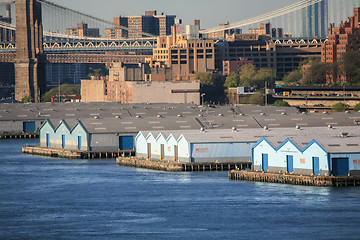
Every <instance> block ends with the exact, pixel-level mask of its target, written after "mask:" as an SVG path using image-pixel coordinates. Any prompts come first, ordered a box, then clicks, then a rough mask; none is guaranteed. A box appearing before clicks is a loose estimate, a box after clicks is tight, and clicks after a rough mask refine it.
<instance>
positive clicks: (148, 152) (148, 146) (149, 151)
mask: <svg viewBox="0 0 360 240" xmlns="http://www.w3.org/2000/svg"><path fill="white" fill-rule="evenodd" d="M147 158H151V143H148V144H147Z"/></svg>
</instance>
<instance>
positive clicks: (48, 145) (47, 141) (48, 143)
mask: <svg viewBox="0 0 360 240" xmlns="http://www.w3.org/2000/svg"><path fill="white" fill-rule="evenodd" d="M46 147H50V134H49V133H46Z"/></svg>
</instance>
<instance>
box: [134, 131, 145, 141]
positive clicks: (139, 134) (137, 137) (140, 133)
mask: <svg viewBox="0 0 360 240" xmlns="http://www.w3.org/2000/svg"><path fill="white" fill-rule="evenodd" d="M141 135H142V136H143V137H144V134H143V133H142V132H141V131H140V132H139V133H138V134H137V135H136V137H135V141H137V140H138V139H139V137H140V136H141ZM144 138H145V137H144Z"/></svg>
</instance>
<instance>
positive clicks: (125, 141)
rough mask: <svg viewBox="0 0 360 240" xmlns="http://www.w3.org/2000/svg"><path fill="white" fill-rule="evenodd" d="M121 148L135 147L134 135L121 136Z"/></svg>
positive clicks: (131, 148) (130, 148) (129, 148)
mask: <svg viewBox="0 0 360 240" xmlns="http://www.w3.org/2000/svg"><path fill="white" fill-rule="evenodd" d="M119 149H120V150H133V149H134V137H133V136H120V137H119Z"/></svg>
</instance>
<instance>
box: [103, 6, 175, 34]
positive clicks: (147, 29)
mask: <svg viewBox="0 0 360 240" xmlns="http://www.w3.org/2000/svg"><path fill="white" fill-rule="evenodd" d="M175 18H176V16H175V15H165V14H164V13H161V14H160V15H157V11H155V10H151V11H145V15H142V16H129V17H116V18H114V28H112V29H105V37H106V38H111V39H117V38H127V37H128V38H141V37H145V35H143V34H141V33H142V32H143V33H150V34H152V35H155V36H167V35H171V27H172V26H173V25H174V24H175ZM122 27H125V28H126V29H122ZM127 29H128V30H127Z"/></svg>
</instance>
